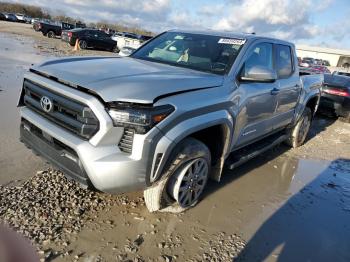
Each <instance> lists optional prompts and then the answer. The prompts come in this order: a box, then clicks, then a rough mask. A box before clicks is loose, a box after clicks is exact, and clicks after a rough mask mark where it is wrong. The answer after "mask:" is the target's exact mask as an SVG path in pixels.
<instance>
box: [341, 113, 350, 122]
mask: <svg viewBox="0 0 350 262" xmlns="http://www.w3.org/2000/svg"><path fill="white" fill-rule="evenodd" d="M339 120H340V121H342V122H345V123H350V112H348V113H347V115H345V116H342V117H339Z"/></svg>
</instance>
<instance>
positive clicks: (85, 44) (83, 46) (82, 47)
mask: <svg viewBox="0 0 350 262" xmlns="http://www.w3.org/2000/svg"><path fill="white" fill-rule="evenodd" d="M79 47H80V48H81V49H86V48H87V42H86V41H85V40H80V41H79Z"/></svg>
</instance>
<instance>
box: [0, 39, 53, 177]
mask: <svg viewBox="0 0 350 262" xmlns="http://www.w3.org/2000/svg"><path fill="white" fill-rule="evenodd" d="M33 44H34V43H33V41H32V40H31V39H30V38H22V37H18V36H13V35H10V34H3V33H0V61H1V62H0V90H1V92H0V123H1V124H0V125H1V134H0V145H1V146H0V170H1V176H0V184H7V183H11V182H12V181H15V180H21V179H25V178H28V177H30V176H32V175H33V174H34V173H35V172H36V171H37V170H39V169H40V168H43V167H44V163H43V162H42V161H41V160H40V159H39V158H38V157H36V156H34V155H33V154H32V153H31V152H30V151H29V150H28V149H26V148H25V147H24V145H23V144H21V143H20V142H19V140H18V138H19V121H20V118H19V110H18V108H17V107H16V106H17V101H18V96H19V92H20V90H21V87H22V81H23V74H24V72H25V71H26V70H28V68H29V67H30V65H31V64H33V63H38V62H41V61H43V60H44V59H46V58H47V57H45V56H43V55H41V54H39V53H37V50H36V49H34V48H33Z"/></svg>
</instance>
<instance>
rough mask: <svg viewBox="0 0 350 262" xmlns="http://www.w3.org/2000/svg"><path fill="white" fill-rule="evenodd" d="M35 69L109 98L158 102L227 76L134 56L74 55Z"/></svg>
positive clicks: (210, 84) (219, 82) (217, 84)
mask: <svg viewBox="0 0 350 262" xmlns="http://www.w3.org/2000/svg"><path fill="white" fill-rule="evenodd" d="M32 71H34V72H35V71H36V72H39V73H41V74H44V75H46V76H51V77H55V78H57V79H58V81H62V82H64V83H69V84H70V85H76V86H80V87H83V88H86V89H89V90H91V91H93V92H95V93H96V94H98V95H99V96H100V97H101V98H102V99H103V100H104V101H105V102H112V101H123V102H134V103H147V104H150V103H154V102H155V101H156V100H157V99H159V98H161V97H164V96H169V95H173V94H178V93H182V92H188V91H193V90H198V89H203V88H211V87H217V86H220V85H222V82H223V76H218V75H215V74H210V73H204V72H199V71H195V70H191V69H185V68H181V67H175V66H169V65H165V64H161V63H154V62H149V61H144V60H139V59H134V58H130V57H125V58H120V57H71V58H65V59H58V60H51V61H47V62H45V63H43V64H40V65H38V66H34V67H33V68H32Z"/></svg>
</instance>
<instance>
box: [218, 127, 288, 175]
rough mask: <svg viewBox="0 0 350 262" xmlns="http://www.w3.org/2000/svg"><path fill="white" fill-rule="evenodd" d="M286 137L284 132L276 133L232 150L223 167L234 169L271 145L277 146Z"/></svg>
mask: <svg viewBox="0 0 350 262" xmlns="http://www.w3.org/2000/svg"><path fill="white" fill-rule="evenodd" d="M287 137H288V136H287V135H286V134H285V133H282V134H281V133H277V134H275V135H271V136H269V137H267V138H265V139H263V140H261V141H259V142H256V143H254V144H251V145H248V146H247V147H244V148H242V149H238V150H237V151H233V152H232V153H231V155H230V156H229V157H228V158H227V160H226V162H225V167H226V168H228V169H234V168H236V167H238V166H240V165H242V164H244V163H245V162H247V161H249V160H250V159H253V158H254V157H256V156H258V155H260V154H262V153H264V152H265V151H267V150H269V149H271V148H272V147H275V146H277V145H278V144H280V143H281V142H283V141H284V140H286V139H287Z"/></svg>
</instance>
